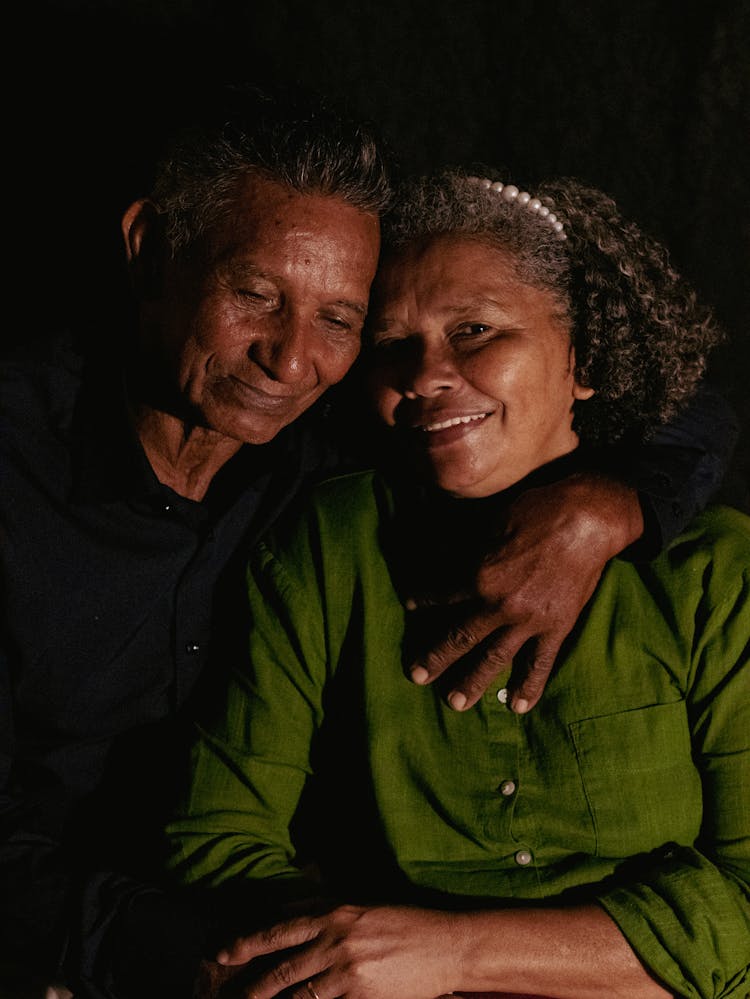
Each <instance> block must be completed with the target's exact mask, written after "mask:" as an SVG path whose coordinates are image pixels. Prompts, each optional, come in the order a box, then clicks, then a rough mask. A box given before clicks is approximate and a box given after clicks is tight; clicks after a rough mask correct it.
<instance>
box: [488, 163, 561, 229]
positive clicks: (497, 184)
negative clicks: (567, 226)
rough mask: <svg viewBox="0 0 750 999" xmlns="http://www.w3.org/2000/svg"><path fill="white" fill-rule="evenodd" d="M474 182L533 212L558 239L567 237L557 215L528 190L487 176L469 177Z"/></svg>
mask: <svg viewBox="0 0 750 999" xmlns="http://www.w3.org/2000/svg"><path fill="white" fill-rule="evenodd" d="M469 180H470V181H472V183H474V184H479V186H480V187H483V188H484V189H485V190H486V191H497V193H498V194H499V195H500V197H501V198H502V199H503V200H504V201H507V202H508V203H509V204H511V203H514V204H516V205H521V206H522V207H523V208H527V209H528V210H529V211H530V212H534V213H535V214H536V215H538V216H539V218H540V219H541V220H542V221H543V222H544V223H545V224H546V225H548V226H550V228H551V229H553V230H554V231H555V232H556V233H557V238H558V239H567V238H568V237H567V236H566V235H565V232H564V231H563V224H562V222H561V221H560V220H559V219H558V217H557V215H555V213H554V212H552V211H550V209H549V208H548V207H547V206H546V205H543V204H542V202H541V201H540V200H539V198H532V197H531V195H530V194H529V192H528V191H519V189H518V188H517V187H516V185H515V184H503V183H502V182H501V181H499V180H496V181H494V182H493V181H491V180H488V179H487V177H469Z"/></svg>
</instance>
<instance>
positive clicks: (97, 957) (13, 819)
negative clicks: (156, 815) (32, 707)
mask: <svg viewBox="0 0 750 999" xmlns="http://www.w3.org/2000/svg"><path fill="white" fill-rule="evenodd" d="M12 661H13V656H12V653H11V651H10V649H9V647H8V643H7V642H5V641H3V642H2V644H0V995H6V993H7V994H9V995H14V994H16V993H18V994H26V993H27V992H28V991H29V990H31V989H33V988H36V989H37V990H38V991H39V995H43V994H44V989H43V986H45V985H49V984H52V983H59V984H60V985H66V986H68V987H69V988H71V989H72V990H73V992H74V993H75V994H76V996H81V997H85V999H107V997H109V996H111V995H113V994H116V995H117V996H118V999H146V997H153V999H156V997H158V999H167V997H174V999H182V997H183V996H185V995H189V989H190V984H191V983H192V979H193V976H194V971H195V967H197V964H198V961H199V959H200V956H201V951H202V944H203V936H202V927H201V925H200V924H199V922H198V919H197V917H196V916H195V915H194V914H193V912H192V911H191V910H190V909H189V908H188V907H187V906H185V905H183V904H182V903H181V902H180V901H178V900H177V899H175V898H171V897H169V896H168V895H166V894H165V893H163V892H161V891H158V890H156V889H155V888H153V887H147V886H145V885H141V884H138V883H137V882H134V881H133V880H131V879H130V878H128V877H125V876H124V875H122V874H117V873H115V872H112V871H104V870H97V871H84V870H81V869H80V865H77V864H76V865H74V863H73V861H72V860H71V859H70V858H69V856H68V855H67V851H66V849H65V846H64V830H65V826H66V823H67V822H69V821H70V815H71V810H72V809H73V808H74V807H75V803H74V802H73V801H72V800H71V798H70V796H69V794H68V793H67V792H66V791H65V790H64V789H63V788H62V787H61V786H60V785H59V782H57V781H55V780H53V779H51V778H50V777H47V778H45V777H44V776H43V775H39V774H37V775H36V776H34V775H33V774H31V775H30V774H27V773H26V772H25V771H26V769H27V768H26V767H25V766H24V764H23V761H22V760H19V759H18V753H17V751H16V747H15V735H14V717H13V715H14V712H13V707H12V705H13V696H12V693H13V691H12V686H13V675H14V674H13V669H12V665H11V664H12Z"/></svg>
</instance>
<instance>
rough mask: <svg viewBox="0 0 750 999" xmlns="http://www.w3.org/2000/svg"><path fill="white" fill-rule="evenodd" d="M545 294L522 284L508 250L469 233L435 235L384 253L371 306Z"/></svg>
mask: <svg viewBox="0 0 750 999" xmlns="http://www.w3.org/2000/svg"><path fill="white" fill-rule="evenodd" d="M528 293H532V294H536V293H540V294H547V293H545V292H543V291H541V290H540V289H538V288H536V287H533V286H531V285H529V284H528V283H527V282H524V281H523V280H522V279H521V277H520V275H519V273H518V267H517V260H516V258H515V256H514V254H513V253H512V252H511V251H509V250H506V249H504V248H502V247H500V246H498V245H493V244H491V243H489V242H485V241H481V240H478V239H477V238H475V237H473V236H464V235H454V234H450V235H447V234H441V235H438V236H431V237H429V238H428V239H422V240H419V241H417V242H414V243H411V244H409V245H408V246H405V247H402V248H400V249H399V250H397V251H395V252H391V253H388V254H386V256H385V257H384V259H383V261H382V263H381V266H380V270H379V273H378V276H377V279H376V282H375V286H374V289H373V301H372V308H373V309H375V310H382V309H383V308H387V307H388V305H389V304H393V303H395V302H397V301H399V300H401V299H409V298H413V297H414V296H415V295H418V296H419V297H420V298H421V299H422V300H425V299H434V300H440V301H445V300H448V302H450V300H451V299H452V298H455V299H456V301H454V302H453V304H454V305H455V306H456V307H458V306H460V305H461V303H462V302H464V301H466V302H470V301H472V300H476V301H477V302H480V301H486V302H488V303H489V302H493V301H497V302H502V301H507V300H508V298H509V297H513V296H514V295H515V296H522V297H525V296H526V294H528Z"/></svg>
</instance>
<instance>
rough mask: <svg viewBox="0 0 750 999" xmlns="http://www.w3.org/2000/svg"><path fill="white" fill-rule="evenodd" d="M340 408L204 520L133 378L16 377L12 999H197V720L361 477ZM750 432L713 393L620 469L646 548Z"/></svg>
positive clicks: (106, 371)
mask: <svg viewBox="0 0 750 999" xmlns="http://www.w3.org/2000/svg"><path fill="white" fill-rule="evenodd" d="M325 412H326V410H325V408H324V407H322V406H318V407H315V408H314V409H313V410H312V411H311V412H310V413H308V414H306V415H305V416H304V417H303V418H301V419H300V420H298V421H297V422H296V423H295V424H294V425H293V426H291V427H289V428H287V429H286V430H284V431H282V433H281V434H279V435H278V436H277V437H276V438H275V439H274V440H273V441H272V442H270V443H269V444H265V445H261V446H245V447H243V448H242V449H241V450H240V451H239V453H238V454H237V455H236V456H235V457H234V458H233V459H232V460H231V461H230V462H228V463H227V465H226V466H225V467H224V468H223V469H222V470H221V471H220V473H219V474H218V475H217V476H216V478H215V479H214V481H213V482H212V484H211V487H210V489H209V491H208V494H207V495H206V497H205V498H204V499H203V500H202V501H201V502H195V501H192V500H188V499H185V498H184V497H182V496H180V495H178V494H177V493H175V492H174V491H173V490H171V489H170V488H168V487H166V486H164V485H162V484H161V483H160V482H159V481H158V480H157V478H156V476H155V475H154V472H153V471H152V469H151V466H150V465H149V463H148V461H147V459H146V456H145V454H144V452H143V449H142V447H141V445H140V442H139V440H138V437H137V435H136V433H135V431H134V429H133V427H132V424H131V422H130V420H129V418H128V415H127V414H128V410H127V407H126V405H125V394H124V389H123V381H122V374H121V372H120V370H119V367H118V365H117V364H116V363H111V362H108V361H106V360H104V359H102V358H96V357H93V356H92V357H88V358H83V357H82V356H80V355H79V354H78V353H77V352H76V351H74V350H73V349H72V347H71V345H70V344H69V343H68V341H67V339H65V338H62V339H57V340H55V341H54V342H50V343H46V342H45V343H44V344H40V345H38V348H37V349H36V350H33V351H31V352H29V356H28V357H18V358H6V359H5V360H3V361H2V368H1V369H0V559H1V560H2V561H1V563H0V571H1V573H2V575H1V577H0V586H1V587H2V600H3V607H2V613H3V618H2V623H3V629H2V645H1V646H0V994H3V995H5V992H3V985H4V982H3V976H5V978H6V979H7V982H8V983H10V982H11V981H12V979H13V975H14V974H15V975H16V980H17V982H18V983H24V984H25V983H26V982H27V980H28V981H30V980H31V978H32V976H33V974H35V973H36V972H38V973H39V975H40V976H41V977H40V980H44V979H45V978H54V977H55V975H57V977H58V978H59V979H60V980H61V981H63V982H65V984H67V985H68V986H69V987H70V988H72V989H73V991H74V992H75V994H76V999H112V997H117V999H130V997H133V999H135V997H137V999H146V997H148V996H152V995H153V996H154V997H156V996H158V997H159V999H170V997H173V996H174V997H184V999H189V996H190V992H191V988H190V983H191V981H192V977H193V972H194V968H195V966H196V964H197V961H198V959H199V954H200V949H201V946H202V943H203V928H202V927H201V925H200V923H199V921H198V919H197V917H194V916H193V914H192V913H191V912H190V910H189V909H188V908H186V907H185V906H184V905H182V904H181V902H180V900H178V899H175V898H172V897H171V896H168V895H166V894H165V893H164V892H162V891H160V890H157V889H156V888H155V887H153V886H154V885H157V884H158V871H159V867H160V859H161V855H160V850H159V843H160V831H161V828H162V825H163V820H164V818H165V817H166V815H167V814H168V811H169V808H170V805H171V802H172V794H173V793H174V792H175V791H176V789H177V780H178V774H179V773H180V772H181V771H182V769H184V758H183V755H182V754H183V750H184V740H185V737H186V736H187V734H188V726H189V722H190V720H191V718H192V717H193V714H194V710H193V708H194V704H195V703H196V702H201V703H202V702H203V701H204V700H205V698H206V697H207V696H210V691H211V689H212V688H213V687H218V686H220V685H219V684H218V683H217V682H216V681H217V677H218V675H219V674H220V672H221V670H222V669H223V668H224V667H225V666H226V665H227V664H229V663H230V662H231V661H232V658H233V657H234V656H238V655H243V650H244V641H245V629H246V627H247V616H246V610H245V606H244V601H245V599H246V587H245V585H244V571H245V561H246V554H247V551H248V548H249V546H250V544H251V543H252V542H253V540H254V539H255V538H257V537H258V536H259V535H260V534H261V533H262V532H263V531H264V530H265V528H266V527H267V526H269V525H270V523H271V522H272V521H273V520H274V519H275V518H276V517H277V516H278V515H279V513H280V512H281V511H282V510H283V509H284V508H285V507H286V506H287V505H288V504H289V503H290V502H291V501H292V499H294V498H295V497H298V496H299V495H300V493H301V491H302V489H303V487H304V485H305V484H306V483H308V482H310V481H311V479H312V478H314V477H319V475H320V474H321V473H323V472H325V471H326V470H330V469H332V468H333V467H334V461H335V460H338V459H340V446H338V447H336V446H334V443H333V441H334V439H335V434H334V433H333V430H334V424H333V423H332V422H331V418H330V417H327V416H326V415H325ZM347 429H348V430H349V431H350V433H349V439H350V441H353V442H354V444H355V445H356V441H357V434H356V433H354V434H352V433H351V430H352V423H351V422H350V423H349V426H348V427H347ZM736 435H737V427H736V423H735V421H734V416H733V414H732V412H731V410H730V409H729V407H728V406H727V404H726V403H725V402H724V401H723V399H721V398H720V397H719V396H717V395H715V394H713V393H711V392H709V391H708V390H705V391H704V392H702V393H701V394H700V395H699V396H698V397H697V398H696V400H695V402H694V403H693V404H692V406H691V407H690V408H689V409H688V410H687V411H686V413H685V414H684V415H683V416H682V417H681V418H680V420H679V421H677V422H675V424H673V425H672V426H671V427H669V428H665V430H664V432H663V433H662V434H661V435H660V437H659V438H657V439H656V440H655V441H654V443H653V444H651V445H649V446H648V447H640V448H636V449H627V448H623V449H622V451H621V452H617V453H616V456H615V463H614V468H615V470H616V471H617V472H618V474H621V475H623V477H625V478H629V479H630V480H631V481H633V482H634V484H636V485H637V486H638V488H639V489H640V490H641V494H642V497H643V502H644V509H645V511H646V517H647V524H648V527H649V532H648V539H647V542H646V543H645V544H646V547H649V548H651V549H658V547H659V546H660V545H661V543H662V542H663V541H664V540H666V539H668V538H671V537H673V536H674V535H675V534H676V533H677V531H678V530H679V529H680V528H681V527H682V526H683V525H684V523H685V522H686V521H687V520H688V519H689V518H690V517H691V516H692V515H693V513H694V512H696V511H697V510H698V509H700V508H701V507H702V506H703V505H705V503H706V501H707V500H708V499H709V497H710V496H711V495H712V493H713V492H714V491H715V489H716V488H717V486H718V485H719V483H720V481H721V478H722V475H723V472H724V470H725V468H726V465H727V463H728V459H729V454H730V452H731V448H732V445H733V443H734V440H735V439H736ZM361 457H362V460H363V463H366V455H364V454H363V455H361ZM351 465H352V462H348V463H347V466H348V467H351ZM180 759H182V760H183V767H182V768H181V767H179V766H178V761H179V760H180ZM14 968H15V969H16V971H14V970H13V969H14ZM9 987H11V986H10V985H7V986H6V988H9ZM11 994H12V993H11Z"/></svg>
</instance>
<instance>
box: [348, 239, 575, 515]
mask: <svg viewBox="0 0 750 999" xmlns="http://www.w3.org/2000/svg"><path fill="white" fill-rule="evenodd" d="M561 313H562V310H561V308H560V306H559V304H558V302H557V300H556V299H555V297H554V296H553V294H552V293H551V292H549V291H546V290H542V289H539V288H535V287H532V286H531V285H529V284H526V283H524V282H523V281H521V280H519V278H518V277H517V275H516V273H515V269H514V266H513V260H512V257H511V256H510V255H509V254H508V253H506V252H504V251H503V250H499V249H497V248H493V247H491V246H488V245H486V244H484V243H480V242H478V241H476V240H473V239H469V238H466V237H460V236H440V237H436V238H433V239H432V240H430V241H429V242H428V243H426V244H425V243H420V244H418V245H415V246H413V247H411V248H408V249H406V250H405V251H403V252H399V254H398V255H397V256H394V257H391V258H389V259H386V260H385V261H384V263H383V265H382V267H381V269H380V271H379V274H378V276H377V278H376V281H375V285H374V289H373V298H372V304H371V311H370V320H369V321H368V325H369V326H370V339H371V374H370V385H371V387H372V393H373V397H374V401H375V406H376V409H377V412H378V415H379V416H380V418H381V419H382V420H383V421H384V422H385V424H386V425H387V426H389V427H393V428H395V430H396V431H398V432H399V433H400V435H401V437H402V439H403V440H404V441H405V442H406V443H407V445H408V447H409V449H410V451H411V453H412V454H413V455H414V456H415V457H416V458H417V459H418V460H419V463H420V465H421V466H422V467H424V468H425V470H426V471H427V473H428V474H429V475H430V476H431V478H432V479H433V480H434V482H435V483H436V485H438V486H439V487H440V488H441V489H444V490H446V491H447V492H450V493H452V494H453V495H456V496H466V497H478V496H489V495H491V494H493V493H496V492H499V491H500V490H502V489H506V488H507V487H508V486H511V485H513V483H515V482H518V481H519V480H520V479H522V478H523V477H524V476H526V475H527V474H528V473H529V472H531V471H533V470H534V469H535V468H538V467H539V466H540V465H543V464H545V463H546V462H549V461H552V460H553V459H554V458H558V457H560V456H561V455H563V454H567V453H568V452H569V451H571V450H573V449H574V448H575V447H576V446H577V444H578V438H577V436H576V434H575V433H574V432H573V429H572V420H573V403H574V401H575V400H576V399H586V398H589V397H590V396H591V395H592V394H593V390H592V389H587V388H583V387H582V386H581V385H579V384H578V382H577V381H576V378H575V374H574V361H575V358H574V353H573V348H572V346H571V343H570V328H569V322H568V321H567V320H566V319H565V318H564V317H563V315H562V314H561Z"/></svg>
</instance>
